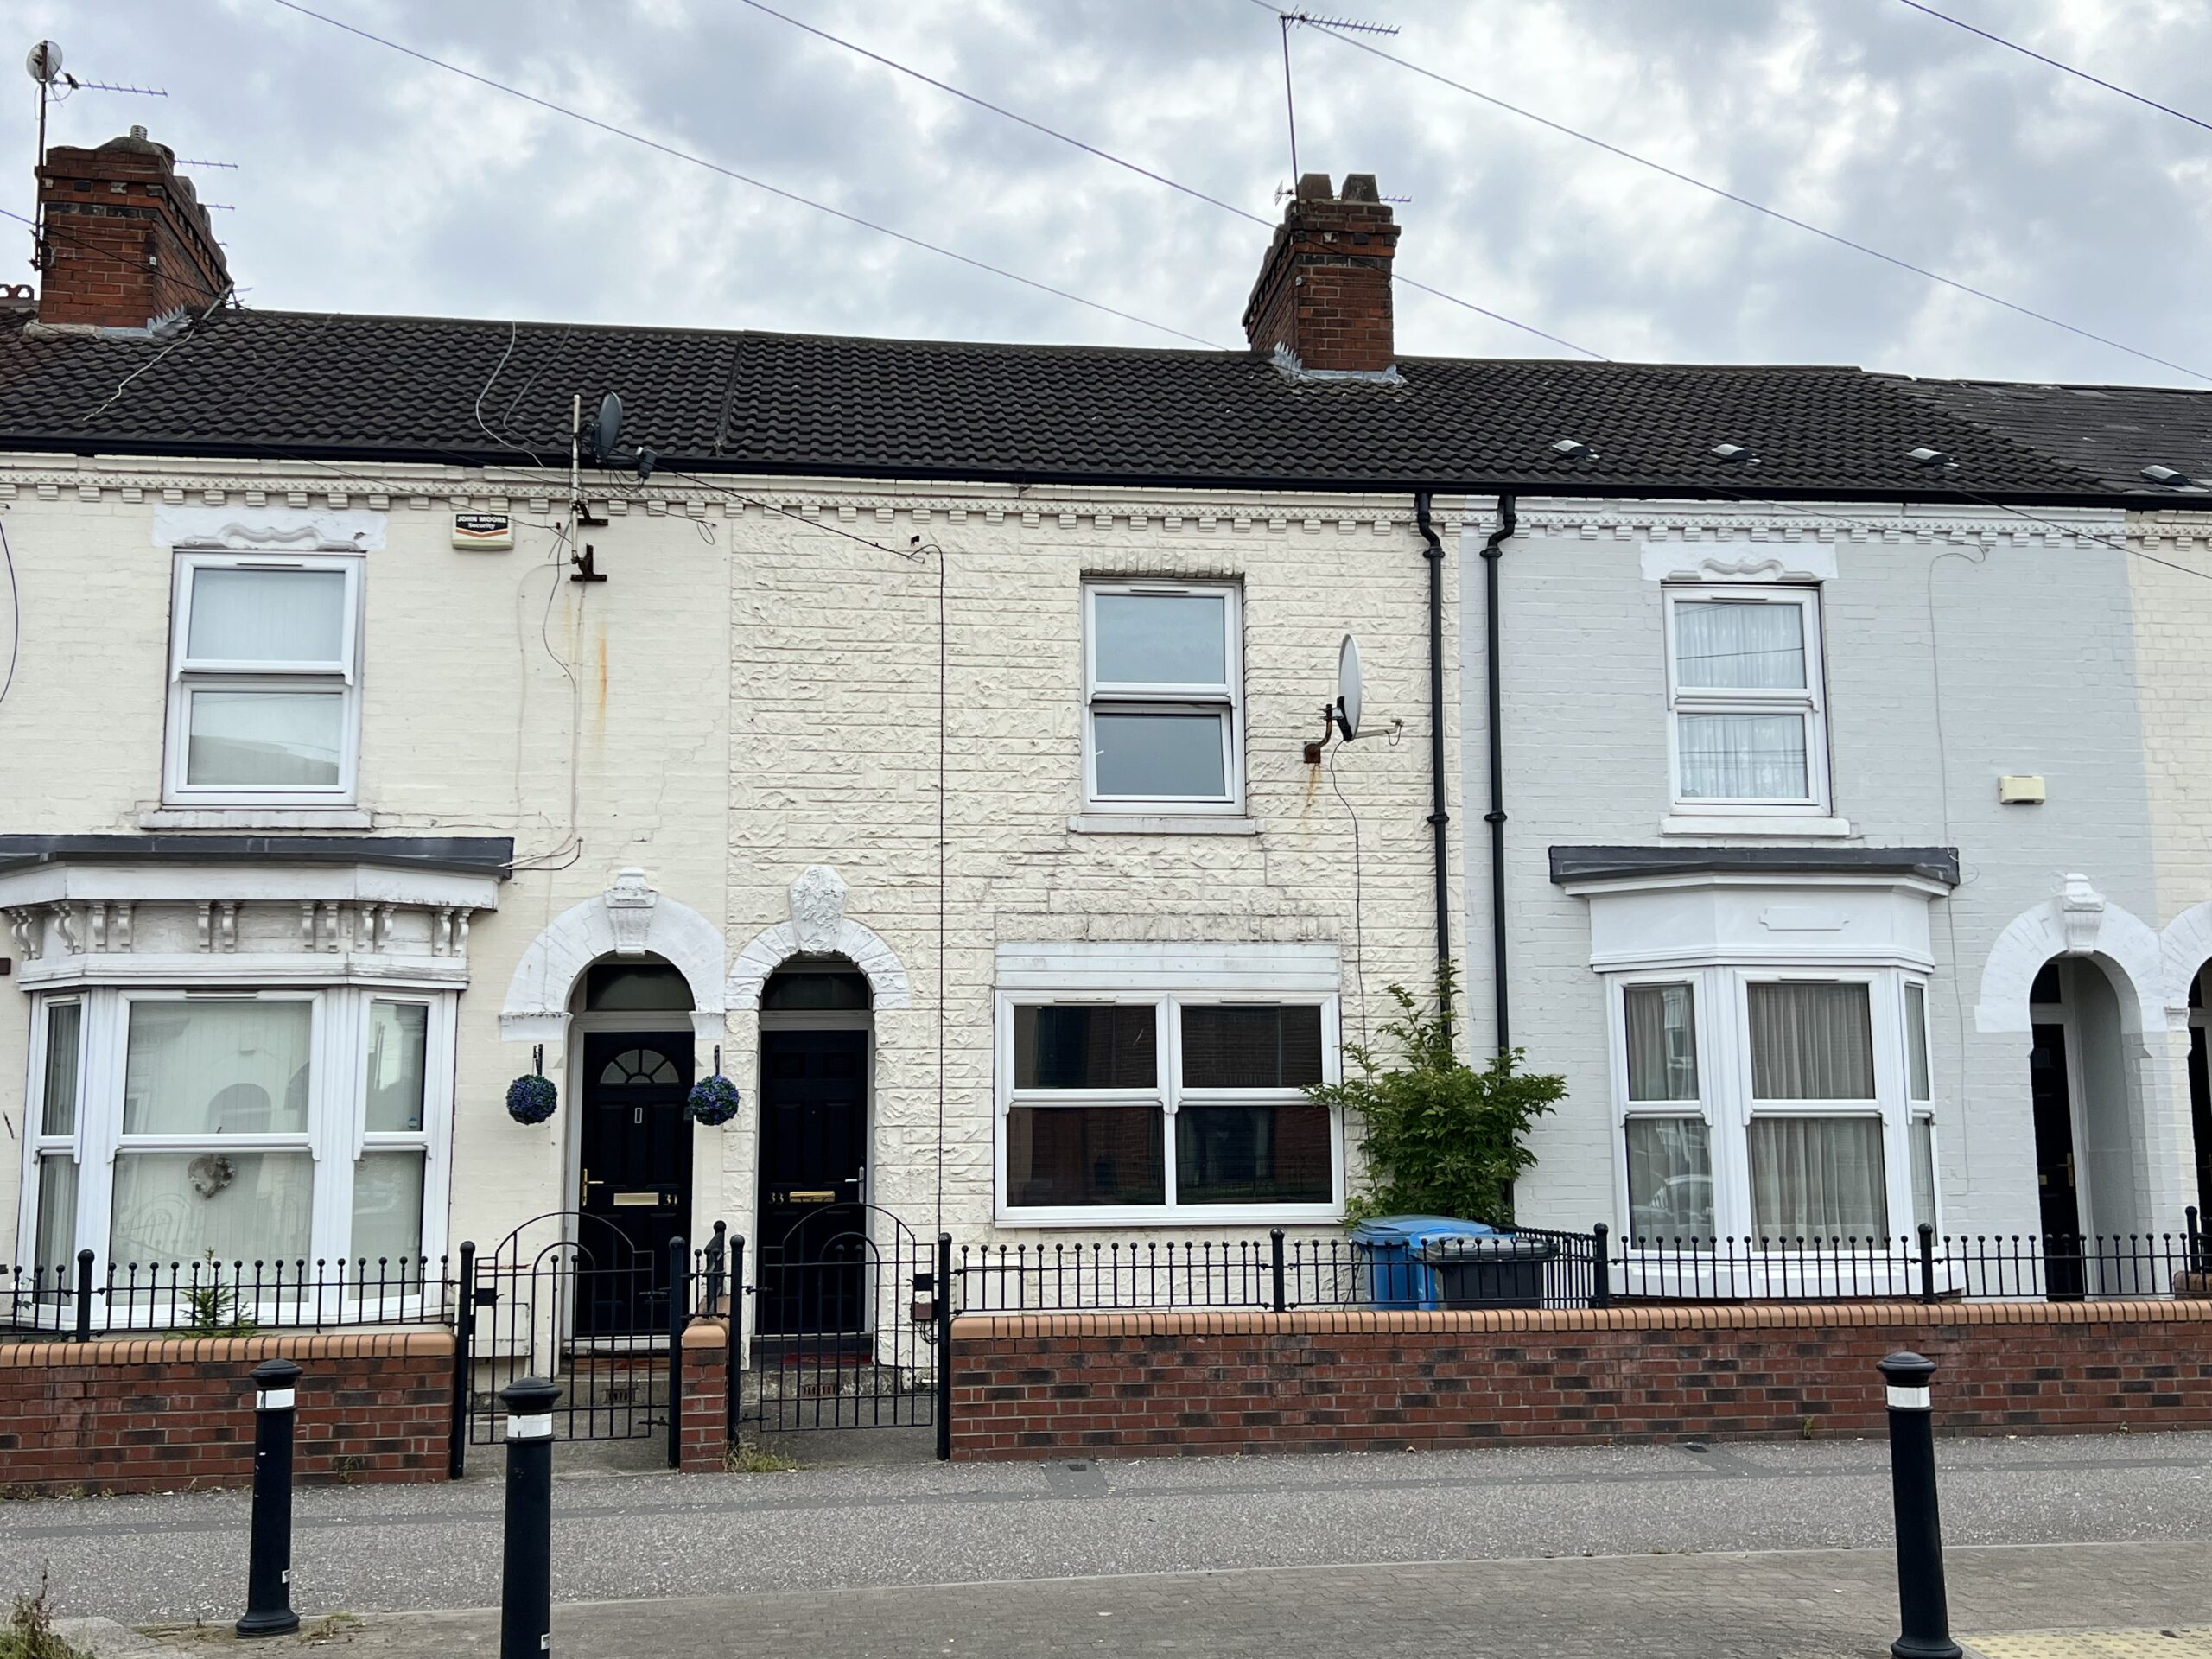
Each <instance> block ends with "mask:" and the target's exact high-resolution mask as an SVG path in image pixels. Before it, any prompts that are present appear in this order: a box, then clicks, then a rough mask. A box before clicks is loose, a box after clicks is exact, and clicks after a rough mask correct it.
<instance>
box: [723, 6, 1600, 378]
mask: <svg viewBox="0 0 2212 1659" xmlns="http://www.w3.org/2000/svg"><path fill="white" fill-rule="evenodd" d="M744 3H746V4H747V5H748V6H750V7H752V8H753V10H755V11H757V12H760V13H761V14H762V15H763V16H769V17H773V18H775V19H776V20H777V21H778V22H784V23H789V24H790V25H791V27H792V28H793V29H800V30H803V31H804V32H805V33H806V34H809V35H813V36H814V37H815V38H816V39H817V40H820V41H828V42H829V44H830V45H832V46H836V47H842V48H843V49H844V50H846V51H848V52H851V53H854V54H857V55H858V56H861V57H863V58H866V59H868V60H869V61H870V62H871V63H879V64H881V65H882V66H883V67H885V68H886V69H889V70H892V71H893V72H895V73H899V74H902V75H906V76H908V77H909V78H911V79H914V80H918V81H920V82H921V83H922V84H923V85H924V86H934V87H936V88H937V90H938V91H939V92H944V93H946V94H948V95H949V96H950V97H953V98H957V99H961V100H962V101H963V102H964V103H969V104H973V105H975V106H976V108H977V109H979V110H988V111H990V112H991V113H992V114H993V115H995V116H1000V117H1002V118H1005V119H1006V120H1008V121H1012V122H1014V124H1016V125H1019V126H1024V127H1027V128H1028V129H1029V130H1031V131H1032V132H1037V133H1042V134H1043V135H1044V136H1045V137H1047V138H1052V139H1057V140H1058V142H1060V143H1064V144H1071V145H1073V146H1074V147H1075V148H1076V149H1079V150H1081V151H1083V152H1084V154H1085V155H1086V156H1096V158H1097V159H1098V160H1100V161H1102V162H1107V163H1108V164H1109V165H1110V166H1114V167H1118V168H1122V169H1123V170H1124V171H1125V172H1129V173H1134V174H1135V175H1137V176H1138V177H1139V178H1141V179H1149V180H1150V181H1152V182H1153V183H1154V184H1159V185H1165V186H1166V188H1168V189H1170V190H1174V191H1179V192H1180V193H1181V194H1184V195H1186V196H1188V197H1190V198H1191V199H1192V200H1194V201H1202V202H1204V203H1205V204H1206V206H1207V207H1217V208H1219V209H1220V210H1221V211H1222V212H1223V213H1234V214H1236V217H1237V218H1239V219H1247V220H1249V221H1250V222H1251V223H1252V224H1255V225H1257V226H1261V227H1262V229H1264V230H1273V229H1274V220H1273V219H1266V218H1263V217H1262V216H1261V215H1260V214H1258V213H1253V212H1252V211H1251V210H1250V209H1249V208H1244V207H1238V206H1237V205H1236V203H1235V202H1233V201H1224V200H1222V199H1221V198H1220V197H1219V196H1213V195H1208V194H1206V193H1205V191H1203V190H1200V189H1198V188H1195V187H1194V186H1192V185H1187V184H1185V183H1184V182H1183V181H1181V180H1179V179H1171V178H1169V177H1168V176H1167V175H1166V174H1165V173H1159V172H1155V171H1154V170H1153V169H1152V168H1148V167H1146V166H1144V165H1143V164H1142V163H1141V162H1133V161H1130V160H1129V159H1128V157H1127V156H1117V155H1116V154H1115V153H1114V152H1113V151H1112V150H1110V149H1101V148H1100V147H1099V146H1098V145H1096V144H1093V143H1086V142H1085V141H1084V140H1083V139H1081V138H1077V137H1075V136H1074V135H1073V134H1071V133H1065V132H1062V131H1061V130H1059V129H1058V128H1057V127H1048V126H1046V124H1044V123H1043V122H1041V121H1037V120H1033V119H1031V118H1029V117H1028V116H1026V115H1022V114H1020V113H1018V112H1017V111H1013V110H1009V109H1007V107H1006V106H1005V105H1002V104H994V103H993V102H991V100H990V99H987V98H980V97H978V96H977V95H976V94H975V93H974V92H968V91H966V90H965V89H964V88H962V87H958V86H954V85H953V84H952V83H951V82H950V81H948V80H939V79H938V78H937V77H936V76H935V75H931V74H927V73H924V72H923V71H921V70H919V69H917V68H915V67H913V66H912V64H906V63H901V62H899V60H897V59H896V58H887V57H886V56H884V54H882V53H880V52H874V51H871V50H869V48H867V47H865V46H862V45H861V44H860V43H859V42H858V41H849V40H847V39H845V38H844V36H842V35H832V34H831V33H830V32H829V30H828V29H819V28H817V27H816V26H815V25H814V24H812V23H810V22H804V21H802V20H801V19H799V18H797V17H793V16H790V15H789V14H787V13H785V12H780V11H778V10H776V9H775V8H774V7H773V6H770V5H765V4H763V3H761V0H744ZM1394 264H1395V262H1394ZM1390 274H1391V277H1392V280H1394V281H1395V282H1398V283H1402V284H1403V285H1404V286H1406V287H1408V288H1410V289H1416V290H1418V291H1419V292H1421V293H1423V294H1427V295H1428V296H1430V297H1432V298H1433V299H1439V300H1443V301H1445V302H1447V303H1449V304H1452V305H1456V306H1458V307H1459V308H1461V309H1463V310H1466V311H1471V312H1473V313H1474V314H1475V315H1477V316H1481V317H1488V318H1489V319H1490V320H1491V321H1492V322H1502V323H1503V324H1504V325H1505V326H1506V327H1509V328H1517V329H1519V330H1520V331H1521V332H1522V334H1530V335H1533V336H1535V338H1536V339H1538V340H1545V341H1548V343H1550V344H1551V345H1554V346H1565V347H1566V348H1567V350H1568V351H1570V352H1580V353H1581V354H1582V355H1583V356H1585V357H1590V358H1595V359H1597V360H1598V361H1599V362H1600V363H1610V362H1611V360H1612V359H1611V358H1609V357H1607V356H1606V355H1605V353H1603V352H1593V351H1592V350H1591V349H1590V348H1589V347H1588V346H1580V345H1577V344H1576V343H1575V342H1574V341H1573V340H1568V339H1567V338H1566V337H1565V336H1563V335H1560V334H1552V333H1549V332H1548V331H1547V330H1545V329H1542V328H1539V327H1536V326H1535V324H1534V323H1529V322H1523V321H1521V320H1520V319H1519V318H1518V317H1509V316H1507V315H1505V313H1503V311H1494V310H1492V309H1491V308H1490V307H1488V306H1486V305H1478V304H1476V303H1475V302H1473V301H1472V300H1469V299H1463V298H1462V297H1460V296H1459V295H1457V294H1447V293H1446V292H1445V291H1444V289H1440V288H1432V287H1430V286H1429V285H1428V284H1427V283H1421V282H1415V281H1414V279H1413V278H1412V277H1408V276H1407V275H1405V274H1404V273H1403V272H1402V271H1399V270H1395V269H1394V270H1392V271H1391V273H1390Z"/></svg>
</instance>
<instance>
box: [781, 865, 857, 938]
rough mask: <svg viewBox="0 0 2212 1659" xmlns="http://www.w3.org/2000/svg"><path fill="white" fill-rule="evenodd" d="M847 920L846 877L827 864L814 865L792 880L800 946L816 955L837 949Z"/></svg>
mask: <svg viewBox="0 0 2212 1659" xmlns="http://www.w3.org/2000/svg"><path fill="white" fill-rule="evenodd" d="M844 923H845V881H844V878H843V877H842V876H841V875H839V874H837V872H836V871H835V870H833V869H831V868H829V866H828V865H827V864H811V865H809V866H808V867H807V868H805V869H804V870H802V871H800V872H799V874H798V879H797V880H794V881H793V882H792V883H791V929H792V931H793V932H794V933H796V934H797V935H798V948H799V949H800V950H804V951H807V952H809V953H810V954H813V955H821V954H823V953H825V952H828V951H832V950H836V949H837V943H838V936H839V933H840V931H841V930H842V928H843V926H844Z"/></svg>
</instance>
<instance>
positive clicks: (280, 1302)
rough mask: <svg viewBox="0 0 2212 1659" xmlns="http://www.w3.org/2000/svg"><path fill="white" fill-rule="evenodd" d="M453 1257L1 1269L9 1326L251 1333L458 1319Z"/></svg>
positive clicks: (2, 1304) (65, 1332) (0, 1313)
mask: <svg viewBox="0 0 2212 1659" xmlns="http://www.w3.org/2000/svg"><path fill="white" fill-rule="evenodd" d="M453 1306H454V1286H453V1281H452V1278H451V1274H450V1272H449V1270H448V1264H447V1262H446V1260H445V1258H443V1257H442V1256H441V1257H439V1258H437V1259H435V1260H433V1259H431V1258H430V1257H429V1256H413V1257H403V1258H400V1259H398V1260H393V1259H391V1258H388V1257H379V1258H376V1259H373V1260H372V1259H370V1258H368V1257H362V1258H359V1259H358V1260H339V1261H330V1260H327V1259H321V1258H318V1259H316V1260H314V1261H308V1260H305V1259H299V1260H292V1261H254V1262H226V1261H223V1260H221V1259H220V1258H219V1257H214V1256H203V1257H200V1258H198V1259H195V1260H194V1261H190V1262H105V1263H102V1262H99V1260H98V1259H97V1258H96V1257H95V1256H94V1255H93V1254H92V1251H90V1250H80V1251H79V1252H78V1254H77V1258H76V1260H75V1261H73V1262H65V1263H61V1264H59V1265H56V1266H52V1267H43V1266H41V1267H21V1266H17V1267H8V1266H0V1324H4V1325H6V1326H8V1327H9V1328H10V1329H12V1330H13V1331H15V1332H17V1333H19V1334H48V1335H53V1336H58V1337H63V1338H70V1339H73V1340H74V1341H78V1342H86V1341H90V1340H91V1339H92V1338H93V1337H94V1336H96V1335H102V1334H107V1333H114V1332H137V1333H156V1334H164V1335H177V1336H246V1335H251V1333H253V1332H257V1331H329V1330H339V1329H343V1328H347V1327H351V1326H355V1325H444V1324H448V1323H450V1322H451V1319H452V1317H453Z"/></svg>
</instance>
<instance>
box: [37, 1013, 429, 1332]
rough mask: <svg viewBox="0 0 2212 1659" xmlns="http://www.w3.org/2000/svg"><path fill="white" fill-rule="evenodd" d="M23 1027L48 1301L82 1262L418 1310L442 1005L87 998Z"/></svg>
mask: <svg viewBox="0 0 2212 1659" xmlns="http://www.w3.org/2000/svg"><path fill="white" fill-rule="evenodd" d="M33 1020H34V1026H33V1033H34V1035H33V1042H32V1071H31V1083H32V1096H33V1097H32V1100H31V1103H30V1115H31V1121H32V1122H33V1123H34V1124H35V1126H36V1128H37V1135H36V1138H35V1143H34V1146H33V1148H32V1151H33V1156H32V1157H31V1158H29V1160H27V1168H26V1170H25V1179H24V1198H23V1210H22V1215H23V1220H22V1228H21V1237H20V1239H19V1249H21V1251H22V1255H21V1258H20V1259H22V1260H23V1261H25V1262H32V1263H34V1264H35V1266H36V1267H37V1268H38V1269H39V1273H40V1282H41V1286H50V1285H51V1284H52V1283H54V1281H55V1280H56V1277H57V1272H58V1271H61V1272H66V1271H67V1270H68V1268H69V1264H71V1263H73V1261H74V1259H75V1257H76V1255H77V1252H78V1251H79V1250H82V1249H89V1250H91V1251H92V1253H93V1254H94V1255H95V1257H96V1258H97V1259H98V1262H99V1272H100V1274H101V1276H102V1281H103V1282H105V1281H106V1277H107V1275H108V1274H111V1273H112V1274H113V1275H114V1278H115V1281H116V1282H117V1283H118V1284H119V1285H130V1284H134V1283H135V1284H137V1285H140V1286H147V1285H149V1284H151V1283H159V1284H167V1283H168V1280H169V1275H170V1274H171V1273H172V1271H173V1270H174V1269H176V1268H180V1267H181V1268H182V1269H183V1270H184V1275H185V1277H186V1279H187V1281H189V1277H190V1274H191V1273H192V1271H193V1269H194V1267H195V1265H198V1264H220V1267H221V1269H222V1276H223V1277H224V1279H225V1280H226V1281H229V1280H231V1279H232V1278H233V1277H237V1278H240V1279H243V1280H244V1281H245V1282H247V1283H248V1284H251V1282H253V1281H254V1280H255V1279H256V1278H259V1279H260V1280H262V1281H263V1282H264V1283H266V1282H270V1281H277V1280H278V1279H280V1278H281V1281H282V1282H283V1284H285V1285H286V1286H287V1287H291V1286H293V1285H296V1283H297V1282H298V1281H300V1279H301V1278H302V1269H303V1268H304V1272H305V1276H306V1278H307V1279H308V1281H309V1282H317V1281H320V1282H321V1284H323V1285H324V1286H325V1287H336V1286H338V1285H340V1284H343V1285H344V1286H345V1287H346V1297H347V1299H348V1300H352V1299H354V1298H357V1297H358V1296H359V1294H362V1292H361V1290H360V1289H359V1287H364V1286H365V1287H366V1291H367V1294H378V1290H379V1288H381V1291H382V1294H385V1295H391V1294H400V1293H402V1292H403V1291H404V1290H407V1289H414V1290H417V1291H419V1288H420V1285H421V1281H422V1278H423V1274H422V1270H421V1265H420V1264H421V1262H422V1260H423V1257H425V1256H430V1257H435V1256H437V1255H441V1254H442V1252H443V1249H444V1238H443V1234H444V1211H445V1205H444V1201H443V1194H444V1192H445V1185H446V1170H445V1158H446V1147H447V1143H448V1129H449V1125H450V1121H451V1114H452V1077H453V1062H452V1054H453V997H452V995H451V994H450V993H448V992H437V991H421V992H416V991H408V990H402V989H396V988H395V989H391V990H386V989H383V988H365V987H353V986H336V987H331V988H324V989H289V988H287V989H283V990H275V989H260V988H252V987H248V986H235V987H232V986H225V987H221V988H209V989H207V990H204V991H202V990H193V991H184V990H138V989H135V988H134V989H121V988H88V989H86V990H84V991H82V992H79V993H75V994H73V995H68V996H48V997H41V998H40V999H39V1000H38V1001H36V1002H35V1004H34V1010H33ZM241 1264H242V1266H241ZM149 1294H150V1293H149ZM286 1294H288V1295H289V1294H291V1292H290V1291H289V1288H288V1290H287V1293H286ZM139 1300H140V1301H142V1302H143V1301H145V1300H146V1298H145V1297H141V1298H140V1299H139ZM141 1311H142V1312H143V1311H144V1310H143V1309H142V1310H141ZM156 1312H158V1310H156ZM112 1317H113V1318H114V1319H116V1320H117V1321H118V1322H119V1321H120V1320H121V1319H122V1317H123V1310H122V1308H121V1307H120V1306H118V1307H116V1308H115V1309H113V1310H112Z"/></svg>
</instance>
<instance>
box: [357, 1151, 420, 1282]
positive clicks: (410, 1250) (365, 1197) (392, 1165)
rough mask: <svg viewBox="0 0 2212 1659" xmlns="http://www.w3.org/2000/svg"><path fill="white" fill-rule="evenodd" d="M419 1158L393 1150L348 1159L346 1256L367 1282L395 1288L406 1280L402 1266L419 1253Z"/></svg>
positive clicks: (412, 1260)
mask: <svg viewBox="0 0 2212 1659" xmlns="http://www.w3.org/2000/svg"><path fill="white" fill-rule="evenodd" d="M422 1253H423V1154H421V1153H419V1152H403V1151H393V1152H371V1153H365V1154H362V1155H361V1156H360V1157H359V1158H358V1159H356V1160H354V1163H353V1245H352V1248H351V1249H348V1251H347V1252H346V1260H347V1261H348V1262H351V1263H353V1268H351V1271H352V1272H353V1273H357V1274H362V1276H363V1278H364V1279H365V1281H366V1282H367V1283H369V1284H370V1285H372V1286H373V1285H375V1284H376V1283H378V1281H379V1280H381V1281H383V1282H384V1283H385V1284H386V1285H388V1286H390V1287H392V1288H395V1289H397V1287H399V1285H401V1284H402V1283H404V1282H406V1281H407V1278H408V1275H407V1274H405V1273H404V1272H403V1271H402V1268H403V1266H408V1267H411V1266H412V1265H413V1264H414V1263H415V1261H416V1257H418V1256H420V1255H422ZM361 1262H367V1263H368V1267H367V1268H366V1270H365V1273H364V1272H363V1270H362V1269H361V1268H360V1266H359V1264H360V1263H361ZM379 1263H382V1264H383V1265H384V1270H383V1271H382V1272H381V1273H379V1271H378V1264H379Z"/></svg>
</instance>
